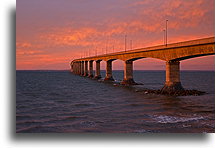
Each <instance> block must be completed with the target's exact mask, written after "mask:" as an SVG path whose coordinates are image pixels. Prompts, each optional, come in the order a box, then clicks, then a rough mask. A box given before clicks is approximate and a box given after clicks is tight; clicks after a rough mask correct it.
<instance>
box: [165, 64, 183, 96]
mask: <svg viewBox="0 0 215 148" xmlns="http://www.w3.org/2000/svg"><path fill="white" fill-rule="evenodd" d="M161 90H162V91H165V92H175V91H182V90H184V88H183V87H182V85H181V81H180V61H175V60H170V61H167V62H166V82H165V85H164V87H163V88H162V89H161Z"/></svg>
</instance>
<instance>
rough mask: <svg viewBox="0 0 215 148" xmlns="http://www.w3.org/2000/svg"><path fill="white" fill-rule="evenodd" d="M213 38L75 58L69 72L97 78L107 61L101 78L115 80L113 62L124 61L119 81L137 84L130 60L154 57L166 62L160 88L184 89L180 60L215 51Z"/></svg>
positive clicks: (210, 53) (206, 54)
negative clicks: (164, 80) (164, 74)
mask: <svg viewBox="0 0 215 148" xmlns="http://www.w3.org/2000/svg"><path fill="white" fill-rule="evenodd" d="M214 47H215V37H210V38H203V39H197V40H190V41H185V42H178V43H172V44H168V45H160V46H153V47H146V48H140V49H134V50H129V51H124V52H116V53H110V54H103V55H98V56H91V57H86V58H80V59H75V60H73V61H72V62H71V71H72V72H73V73H74V74H77V75H80V76H86V77H90V78H95V79H100V78H101V74H100V62H101V61H102V60H103V61H105V62H106V76H105V79H104V81H114V78H113V75H112V62H113V61H114V60H122V61H124V79H123V81H122V82H121V83H122V84H128V85H133V84H136V83H135V81H134V79H133V62H134V61H135V60H138V59H142V58H155V59H160V60H163V61H166V82H165V84H164V87H163V88H162V90H163V91H180V90H184V89H183V87H182V85H181V82H180V61H182V60H186V59H190V58H195V57H200V56H208V55H213V54H215V51H214ZM93 62H96V68H95V76H94V75H93Z"/></svg>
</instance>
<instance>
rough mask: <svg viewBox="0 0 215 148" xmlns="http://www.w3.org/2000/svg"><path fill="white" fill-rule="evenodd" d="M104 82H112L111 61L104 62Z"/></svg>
mask: <svg viewBox="0 0 215 148" xmlns="http://www.w3.org/2000/svg"><path fill="white" fill-rule="evenodd" d="M104 81H114V79H113V76H112V60H109V61H107V62H106V76H105V79H104Z"/></svg>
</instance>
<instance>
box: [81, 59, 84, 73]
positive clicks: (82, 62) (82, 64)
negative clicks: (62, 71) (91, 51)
mask: <svg viewBox="0 0 215 148" xmlns="http://www.w3.org/2000/svg"><path fill="white" fill-rule="evenodd" d="M81 76H84V61H81Z"/></svg>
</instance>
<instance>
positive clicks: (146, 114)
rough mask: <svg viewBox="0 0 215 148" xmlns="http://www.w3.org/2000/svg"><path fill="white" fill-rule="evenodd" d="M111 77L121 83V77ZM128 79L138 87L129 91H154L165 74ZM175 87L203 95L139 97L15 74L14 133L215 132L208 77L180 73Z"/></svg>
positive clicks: (80, 82)
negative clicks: (146, 89) (142, 88)
mask: <svg viewBox="0 0 215 148" xmlns="http://www.w3.org/2000/svg"><path fill="white" fill-rule="evenodd" d="M104 75H105V72H104V71H102V76H103V77H104ZM113 75H114V78H115V80H116V81H120V80H122V79H123V71H114V72H113ZM134 79H135V81H136V82H139V83H143V84H144V85H142V86H134V87H144V88H150V89H160V88H162V86H163V85H164V82H165V71H134ZM181 82H182V85H183V87H184V88H186V89H197V90H201V91H205V92H206V94H205V95H202V96H179V97H171V96H163V95H155V94H144V93H140V92H136V91H134V89H130V88H129V87H122V86H116V85H114V84H112V83H110V84H107V83H104V82H99V81H97V80H92V79H89V78H85V77H81V76H78V75H74V74H72V73H71V72H69V71H17V72H16V132H17V133H72V132H76V133H77V132H78V133H80V132H98V133H170V132H171V133H172V132H174V133H203V132H207V133H208V132H215V124H214V123H215V97H214V96H215V95H214V94H215V83H214V82H215V81H214V72H208V71H182V72H181Z"/></svg>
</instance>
